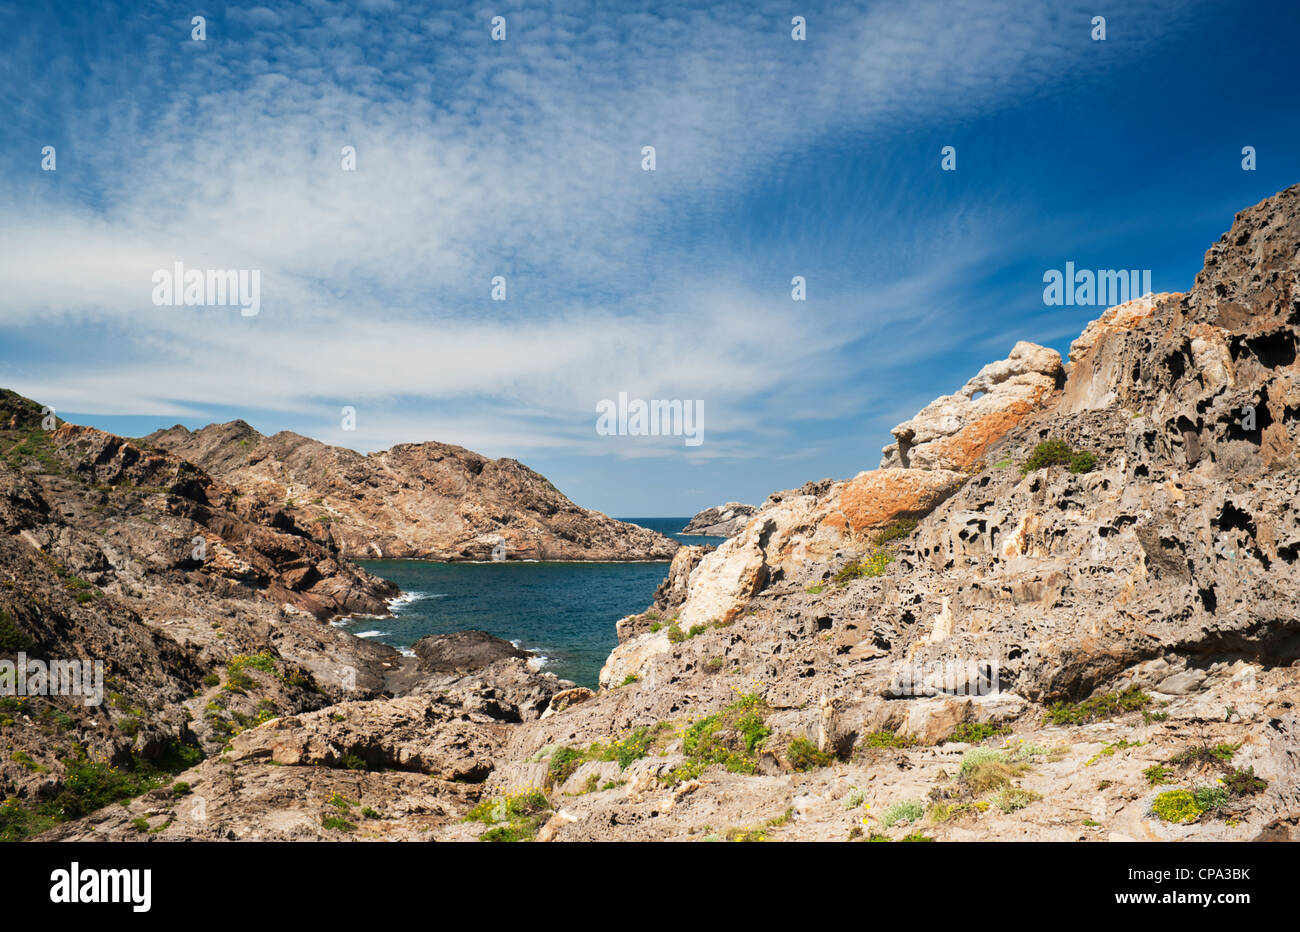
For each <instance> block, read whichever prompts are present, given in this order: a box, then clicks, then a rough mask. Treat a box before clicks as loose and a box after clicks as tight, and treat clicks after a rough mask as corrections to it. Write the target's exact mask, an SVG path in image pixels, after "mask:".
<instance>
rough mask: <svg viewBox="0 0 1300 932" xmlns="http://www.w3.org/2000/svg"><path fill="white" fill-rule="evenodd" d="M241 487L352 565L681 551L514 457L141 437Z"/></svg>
mask: <svg viewBox="0 0 1300 932" xmlns="http://www.w3.org/2000/svg"><path fill="white" fill-rule="evenodd" d="M140 442H141V444H142V445H144V446H146V447H156V448H158V449H160V450H165V451H167V452H170V453H172V454H175V455H177V456H179V457H181V458H183V459H185V460H187V461H189V462H191V463H194V464H195V465H196V466H198V467H200V468H201V469H203V470H205V471H206V472H208V473H209V474H210V475H212V476H214V477H216V478H219V479H220V480H221V481H223V482H224V483H226V484H227V485H229V486H231V487H232V488H234V489H237V490H238V491H239V492H240V493H241V496H242V500H241V506H242V508H243V510H244V512H245V513H246V514H247V515H248V516H249V517H250V518H253V519H255V520H258V521H260V522H262V523H268V524H274V523H276V522H286V521H291V522H292V523H294V524H295V525H296V526H297V527H299V528H302V529H303V530H304V531H305V532H306V533H307V534H308V535H310V536H311V537H312V538H313V539H314V540H316V541H319V542H320V543H322V544H325V545H328V546H330V547H331V548H333V549H335V550H337V551H338V552H339V553H340V554H342V555H343V556H345V557H348V558H350V559H384V558H390V559H417V560H440V561H457V560H478V561H489V560H590V561H623V560H667V559H669V558H671V557H672V555H673V552H674V551H675V550H676V549H677V546H678V545H677V542H676V541H674V540H672V539H671V538H669V537H665V536H664V535H662V534H658V533H656V532H654V531H651V530H647V529H646V528H643V527H639V526H637V525H635V524H627V523H626V522H623V521H616V520H614V519H613V518H610V517H608V516H606V515H604V514H601V513H600V512H598V511H590V510H588V509H586V508H580V507H579V506H577V505H575V504H574V503H573V502H571V501H569V499H568V498H566V497H565V496H564V495H563V494H562V493H561V492H560V491H559V490H558V489H556V488H555V486H553V485H552V484H551V483H550V482H549V481H548V480H547V479H546V477H545V476H543V475H541V474H539V473H537V472H534V471H533V470H531V469H529V468H528V467H527V466H525V465H524V464H522V463H520V462H518V461H517V460H513V459H497V460H493V459H488V458H487V457H485V456H480V455H479V454H477V453H474V452H472V451H470V450H466V449H464V448H463V447H457V446H452V445H450V444H445V443H404V444H399V445H398V446H395V447H393V448H392V449H390V450H384V451H382V452H379V453H370V454H367V455H362V454H360V453H357V452H356V451H355V450H349V449H346V448H344V447H334V446H329V445H327V444H324V443H321V442H320V441H317V440H312V439H311V438H309V437H304V436H302V435H301V434H295V433H291V432H289V431H281V432H280V433H278V434H275V435H273V436H270V437H266V436H263V435H262V434H260V433H258V432H257V431H256V430H254V429H253V428H252V427H250V426H249V425H248V424H246V423H244V422H243V421H231V422H229V423H226V424H212V425H209V426H208V427H204V428H202V429H201V430H197V431H191V430H188V429H186V428H185V427H181V426H179V425H178V426H176V427H172V428H170V429H168V430H162V431H156V432H154V433H152V434H150V435H149V436H147V437H144V438H142V439H141V441H140Z"/></svg>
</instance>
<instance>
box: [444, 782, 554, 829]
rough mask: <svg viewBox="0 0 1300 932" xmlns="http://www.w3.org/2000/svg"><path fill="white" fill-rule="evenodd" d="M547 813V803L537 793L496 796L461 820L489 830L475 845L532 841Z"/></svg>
mask: <svg viewBox="0 0 1300 932" xmlns="http://www.w3.org/2000/svg"><path fill="white" fill-rule="evenodd" d="M550 810H551V803H550V800H548V799H547V798H546V794H545V793H543V792H542V791H541V790H537V789H530V790H524V791H523V792H521V793H511V794H507V795H505V796H497V797H494V798H492V799H488V800H484V801H483V802H481V803H479V804H478V805H477V806H475V807H474V808H473V809H471V810H470V811H469V813H468V814H467V815H466V816H465V818H464V819H463V820H462V821H464V822H482V823H483V824H484V825H488V826H491V828H489V829H488V830H487V831H486V832H484V833H483V834H482V835H480V836H479V841H486V842H518V841H532V840H533V838H535V837H536V836H537V831H538V829H540V828H541V827H542V823H543V822H545V821H546V818H547V814H548V813H549V812H550Z"/></svg>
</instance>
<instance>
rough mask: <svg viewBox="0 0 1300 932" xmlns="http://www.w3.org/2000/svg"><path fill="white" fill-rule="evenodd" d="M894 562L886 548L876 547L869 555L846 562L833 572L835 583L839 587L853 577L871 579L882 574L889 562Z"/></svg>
mask: <svg viewBox="0 0 1300 932" xmlns="http://www.w3.org/2000/svg"><path fill="white" fill-rule="evenodd" d="M893 562H894V555H893V554H891V553H890V552H889V551H888V550H880V549H876V550H874V551H872V553H871V555H870V556H868V557H865V558H863V559H861V560H853V561H852V562H850V563H846V564H845V565H844V566H842V567H840V569H839V570H838V571H837V572H836V573H835V584H836V585H837V586H839V587H840V588H841V589H842V588H844V587H845V586H847V585H848V584H849V583H851V582H853V580H855V579H871V578H874V577H876V576H883V575H884V573H885V570H886V569H887V568H888V566H889V564H891V563H893Z"/></svg>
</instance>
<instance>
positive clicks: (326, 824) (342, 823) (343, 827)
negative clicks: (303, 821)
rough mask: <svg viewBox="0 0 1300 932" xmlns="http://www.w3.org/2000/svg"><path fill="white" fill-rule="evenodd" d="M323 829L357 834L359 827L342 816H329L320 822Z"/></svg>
mask: <svg viewBox="0 0 1300 932" xmlns="http://www.w3.org/2000/svg"><path fill="white" fill-rule="evenodd" d="M320 824H321V827H322V828H327V829H332V830H333V831H336V832H355V831H356V830H357V827H356V826H355V825H353V824H352V823H351V822H349V821H348V820H347V819H344V818H342V817H341V816H334V815H327V816H324V817H323V818H322V819H321V821H320Z"/></svg>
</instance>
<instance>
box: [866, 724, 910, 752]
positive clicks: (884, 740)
mask: <svg viewBox="0 0 1300 932" xmlns="http://www.w3.org/2000/svg"><path fill="white" fill-rule="evenodd" d="M920 743H921V742H920V739H918V738H912V737H909V736H907V735H900V734H896V733H895V732H893V731H891V730H890V729H888V728H882V729H880V730H878V731H873V732H871V733H869V734H868V735H866V737H864V738H863V739H862V742H861V745H860V746H861V747H864V748H910V747H915V746H916V745H918V744H920Z"/></svg>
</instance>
